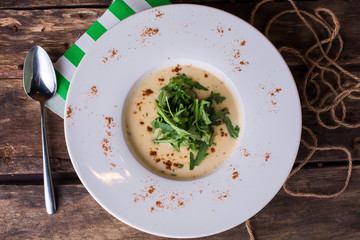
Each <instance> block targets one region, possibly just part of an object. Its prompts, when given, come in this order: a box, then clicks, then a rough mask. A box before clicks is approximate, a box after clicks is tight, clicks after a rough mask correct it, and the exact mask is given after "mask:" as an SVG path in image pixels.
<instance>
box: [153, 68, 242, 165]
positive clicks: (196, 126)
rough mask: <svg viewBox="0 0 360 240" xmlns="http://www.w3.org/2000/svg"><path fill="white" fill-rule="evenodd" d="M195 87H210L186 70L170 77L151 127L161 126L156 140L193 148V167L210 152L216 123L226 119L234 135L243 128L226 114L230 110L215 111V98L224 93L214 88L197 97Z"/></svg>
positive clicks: (199, 88)
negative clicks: (202, 96)
mask: <svg viewBox="0 0 360 240" xmlns="http://www.w3.org/2000/svg"><path fill="white" fill-rule="evenodd" d="M194 88H195V89H198V90H203V91H208V89H207V88H206V87H204V86H202V85H201V84H199V83H198V82H195V81H193V80H192V78H189V77H187V76H186V75H185V74H181V75H178V76H176V77H173V78H171V79H170V80H169V84H168V85H166V86H165V87H163V88H162V89H161V91H160V94H159V97H158V99H157V100H156V101H155V108H156V111H157V114H158V117H157V118H156V119H155V120H154V121H153V122H152V127H153V130H152V131H153V132H155V130H156V129H159V131H158V134H157V136H156V138H155V139H154V142H155V143H169V144H171V146H173V147H174V148H175V149H176V150H177V151H180V147H181V146H185V147H189V148H190V149H191V152H190V170H193V169H194V167H195V166H198V165H199V164H200V163H201V162H202V161H203V160H204V158H205V157H206V156H207V155H208V153H207V150H208V148H209V147H210V146H211V145H212V140H213V134H214V128H213V126H216V125H220V124H221V123H222V122H224V123H225V124H226V127H227V129H228V132H229V134H230V136H231V137H233V138H237V137H238V136H239V131H240V128H239V126H236V127H234V126H233V125H232V123H231V120H230V118H228V117H227V116H226V115H227V114H229V111H228V110H226V109H224V110H222V111H220V112H217V113H215V109H214V107H213V106H212V104H213V102H215V103H217V104H219V103H222V102H223V101H224V100H225V97H224V96H220V94H219V93H213V92H211V93H210V96H209V97H208V98H207V99H198V98H197V94H196V92H195V91H194V90H193V89H194ZM196 151H197V154H196V156H194V154H195V152H196ZM181 167H182V166H181Z"/></svg>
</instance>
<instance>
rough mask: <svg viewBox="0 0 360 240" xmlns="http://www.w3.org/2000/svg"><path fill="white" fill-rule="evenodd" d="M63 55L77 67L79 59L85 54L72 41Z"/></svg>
mask: <svg viewBox="0 0 360 240" xmlns="http://www.w3.org/2000/svg"><path fill="white" fill-rule="evenodd" d="M64 56H65V57H66V58H67V59H68V60H69V61H70V62H71V63H72V64H74V66H75V67H77V66H79V63H80V61H81V59H82V58H83V57H84V56H85V52H84V51H83V50H81V49H80V48H79V47H78V46H77V45H76V43H74V44H73V45H72V46H71V47H70V48H69V50H67V51H66V52H65V54H64Z"/></svg>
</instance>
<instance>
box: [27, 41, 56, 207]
mask: <svg viewBox="0 0 360 240" xmlns="http://www.w3.org/2000/svg"><path fill="white" fill-rule="evenodd" d="M23 80H24V89H25V92H26V94H27V95H28V96H29V97H30V98H31V99H33V100H36V101H39V102H40V106H41V129H42V131H41V135H42V150H43V173H44V195H45V206H46V211H47V212H48V213H49V214H54V213H55V212H56V205H55V197H54V189H53V184H52V179H51V169H50V161H49V155H48V147H47V139H46V124H45V123H46V121H45V102H46V101H47V100H49V99H50V98H52V97H53V96H54V95H55V94H56V88H57V84H56V76H55V70H54V67H53V65H52V62H51V60H50V58H49V56H48V54H47V53H46V51H45V50H44V49H43V48H41V47H39V46H35V47H32V48H31V49H30V50H29V52H28V54H27V55H26V57H25V62H24V74H23Z"/></svg>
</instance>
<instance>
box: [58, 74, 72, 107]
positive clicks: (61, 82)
mask: <svg viewBox="0 0 360 240" xmlns="http://www.w3.org/2000/svg"><path fill="white" fill-rule="evenodd" d="M55 74H56V79H57V94H59V95H60V97H62V98H63V99H64V100H66V95H67V92H68V89H69V86H70V83H69V81H68V80H66V78H64V76H63V75H61V74H60V73H59V72H58V71H56V70H55Z"/></svg>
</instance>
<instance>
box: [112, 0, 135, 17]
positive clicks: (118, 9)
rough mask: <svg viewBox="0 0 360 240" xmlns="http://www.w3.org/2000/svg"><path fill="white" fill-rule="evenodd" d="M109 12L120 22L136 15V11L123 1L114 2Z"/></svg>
mask: <svg viewBox="0 0 360 240" xmlns="http://www.w3.org/2000/svg"><path fill="white" fill-rule="evenodd" d="M109 11H110V12H112V13H113V14H114V15H115V16H116V17H117V18H118V19H119V20H120V21H121V20H124V19H125V18H127V17H128V16H131V15H133V14H134V13H135V11H134V10H132V9H131V8H130V7H129V6H128V5H127V4H126V3H125V2H124V1H122V0H116V1H115V2H113V4H111V6H110V7H109Z"/></svg>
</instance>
